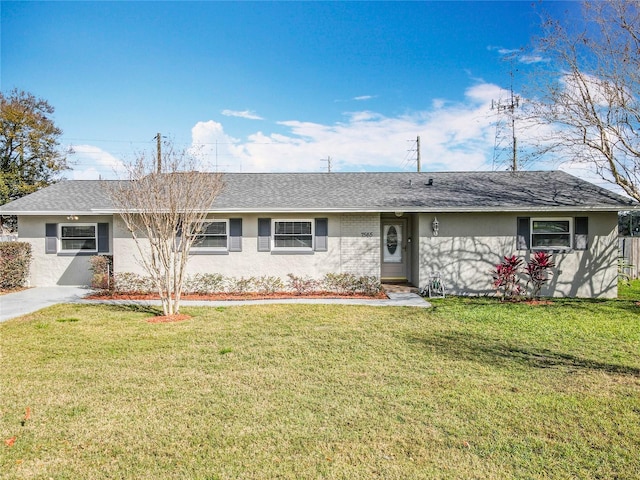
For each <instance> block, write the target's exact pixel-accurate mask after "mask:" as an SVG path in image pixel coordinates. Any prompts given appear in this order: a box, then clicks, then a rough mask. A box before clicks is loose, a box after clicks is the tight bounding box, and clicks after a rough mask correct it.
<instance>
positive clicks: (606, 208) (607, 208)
mask: <svg viewBox="0 0 640 480" xmlns="http://www.w3.org/2000/svg"><path fill="white" fill-rule="evenodd" d="M631 210H633V211H639V210H640V204H638V205H616V206H614V205H602V206H570V205H563V206H535V207H437V206H434V207H415V206H395V207H392V208H390V207H385V208H379V207H376V208H368V207H348V208H322V207H316V208H312V207H306V208H275V207H262V208H214V209H211V210H210V213H214V214H216V213H217V214H242V213H245V214H251V213H253V214H261V213H320V212H323V213H496V212H500V213H534V212H553V213H559V212H623V211H631ZM117 213H119V211H118V210H115V209H94V210H48V211H45V210H23V211H20V210H0V215H24V216H48V215H50V216H66V215H78V216H80V215H82V216H88V215H114V214H117Z"/></svg>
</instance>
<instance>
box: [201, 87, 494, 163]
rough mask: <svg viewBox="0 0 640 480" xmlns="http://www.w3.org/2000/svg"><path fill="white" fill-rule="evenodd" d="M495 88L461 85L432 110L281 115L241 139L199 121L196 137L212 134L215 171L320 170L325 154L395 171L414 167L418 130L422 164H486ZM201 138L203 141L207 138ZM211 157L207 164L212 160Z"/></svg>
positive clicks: (491, 141)
mask: <svg viewBox="0 0 640 480" xmlns="http://www.w3.org/2000/svg"><path fill="white" fill-rule="evenodd" d="M500 94H501V89H500V88H499V87H497V86H496V85H492V84H486V83H483V84H477V85H474V86H472V87H470V88H469V89H468V90H467V91H466V100H465V101H464V102H462V103H453V102H447V101H446V100H436V101H434V103H433V106H432V109H430V110H428V111H420V112H414V113H408V114H405V115H400V116H395V117H387V116H385V115H383V114H381V113H379V112H374V111H369V110H365V111H355V112H346V113H344V114H343V119H342V121H339V122H335V123H333V124H324V123H317V122H304V121H300V120H285V121H280V122H277V124H278V125H279V126H280V127H284V128H285V131H284V132H281V133H276V132H274V133H268V132H264V131H258V132H254V133H251V134H249V135H248V136H247V137H246V139H245V140H239V139H235V138H231V137H230V136H228V135H227V134H226V133H225V132H224V129H223V126H222V125H221V124H220V123H217V122H214V121H208V122H199V123H198V124H197V125H196V126H195V127H194V128H193V141H194V143H200V144H209V145H208V151H207V157H208V158H209V159H211V157H212V152H211V148H210V147H211V143H212V142H213V141H214V139H216V140H217V141H218V145H217V148H218V150H217V160H218V161H217V165H218V169H219V170H220V171H244V172H277V171H322V169H323V168H326V163H323V162H321V159H323V158H324V159H326V158H327V156H330V157H331V158H332V160H333V162H332V163H333V169H334V171H361V170H401V169H403V168H406V169H412V168H415V167H414V166H413V165H411V163H410V162H408V161H407V160H408V157H411V155H410V154H408V152H407V151H408V150H409V149H411V145H412V143H411V142H415V140H416V137H417V136H420V137H421V153H422V159H423V165H424V166H423V169H424V170H479V169H484V168H490V167H491V163H490V162H491V158H492V151H493V145H494V135H495V132H494V126H493V121H494V119H493V118H492V113H491V110H490V106H491V99H493V98H499V96H500ZM205 139H206V140H205ZM211 163H212V162H211V161H209V165H211Z"/></svg>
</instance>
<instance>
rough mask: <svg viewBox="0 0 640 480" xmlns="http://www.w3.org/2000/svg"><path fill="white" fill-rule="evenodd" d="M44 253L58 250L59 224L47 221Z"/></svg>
mask: <svg viewBox="0 0 640 480" xmlns="http://www.w3.org/2000/svg"><path fill="white" fill-rule="evenodd" d="M44 230H45V232H44V237H45V238H44V253H47V254H48V253H57V252H58V224H57V223H46V224H45V226H44Z"/></svg>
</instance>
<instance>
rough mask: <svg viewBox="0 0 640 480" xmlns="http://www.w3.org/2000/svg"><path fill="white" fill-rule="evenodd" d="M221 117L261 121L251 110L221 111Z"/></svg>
mask: <svg viewBox="0 0 640 480" xmlns="http://www.w3.org/2000/svg"><path fill="white" fill-rule="evenodd" d="M221 113H222V115H224V116H225V117H238V118H246V119H248V120H263V118H262V117H261V116H260V115H257V114H256V113H255V112H252V111H251V110H242V111H238V110H223V111H222V112H221Z"/></svg>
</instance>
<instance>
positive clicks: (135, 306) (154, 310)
mask: <svg viewBox="0 0 640 480" xmlns="http://www.w3.org/2000/svg"><path fill="white" fill-rule="evenodd" d="M103 303H104V305H106V306H107V307H109V308H110V309H111V310H116V311H120V312H136V313H149V314H151V315H154V316H157V315H162V314H163V312H162V308H160V307H156V306H154V305H149V304H147V303H143V302H135V301H131V302H127V303H120V302H109V301H105V302H103Z"/></svg>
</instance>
